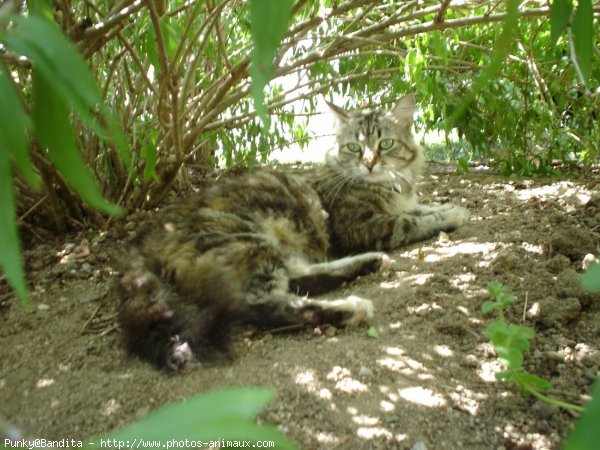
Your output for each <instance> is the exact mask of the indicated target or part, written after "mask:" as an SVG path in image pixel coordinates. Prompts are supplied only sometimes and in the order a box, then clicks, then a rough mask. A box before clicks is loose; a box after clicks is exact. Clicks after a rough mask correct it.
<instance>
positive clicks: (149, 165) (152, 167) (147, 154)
mask: <svg viewBox="0 0 600 450" xmlns="http://www.w3.org/2000/svg"><path fill="white" fill-rule="evenodd" d="M141 156H142V158H143V159H144V161H145V165H144V181H148V180H150V179H151V178H155V179H156V178H157V176H156V159H157V153H156V148H155V147H154V144H153V143H151V142H147V143H145V144H144V145H143V147H142V149H141Z"/></svg>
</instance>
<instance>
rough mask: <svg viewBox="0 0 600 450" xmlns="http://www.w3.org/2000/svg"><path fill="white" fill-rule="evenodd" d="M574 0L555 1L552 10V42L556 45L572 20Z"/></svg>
mask: <svg viewBox="0 0 600 450" xmlns="http://www.w3.org/2000/svg"><path fill="white" fill-rule="evenodd" d="M572 9H573V0H554V1H553V2H552V8H551V10H550V36H551V38H550V42H551V44H552V45H554V44H556V41H557V40H558V38H559V36H560V35H561V34H562V32H563V31H564V30H565V27H566V26H567V24H568V23H569V19H570V18H571V11H572Z"/></svg>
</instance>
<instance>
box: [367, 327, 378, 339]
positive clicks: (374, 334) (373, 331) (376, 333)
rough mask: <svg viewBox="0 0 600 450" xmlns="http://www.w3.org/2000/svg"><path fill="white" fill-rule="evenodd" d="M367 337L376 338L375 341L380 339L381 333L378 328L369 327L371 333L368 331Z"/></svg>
mask: <svg viewBox="0 0 600 450" xmlns="http://www.w3.org/2000/svg"><path fill="white" fill-rule="evenodd" d="M367 336H369V337H372V338H375V339H379V331H377V328H376V327H373V326H371V327H369V331H367Z"/></svg>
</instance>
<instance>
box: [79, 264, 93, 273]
mask: <svg viewBox="0 0 600 450" xmlns="http://www.w3.org/2000/svg"><path fill="white" fill-rule="evenodd" d="M81 271H82V272H83V273H90V272H91V271H92V266H91V265H89V264H88V263H86V262H85V263H83V264H82V265H81Z"/></svg>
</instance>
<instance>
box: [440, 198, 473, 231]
mask: <svg viewBox="0 0 600 450" xmlns="http://www.w3.org/2000/svg"><path fill="white" fill-rule="evenodd" d="M444 206H446V208H445V209H446V210H445V211H444V216H445V219H446V220H445V221H446V224H447V225H448V226H449V227H451V228H456V227H460V226H461V225H463V224H465V223H467V222H468V221H469V218H470V217H471V213H469V210H468V209H467V208H463V207H462V206H458V205H454V204H451V203H448V204H447V205H444Z"/></svg>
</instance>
